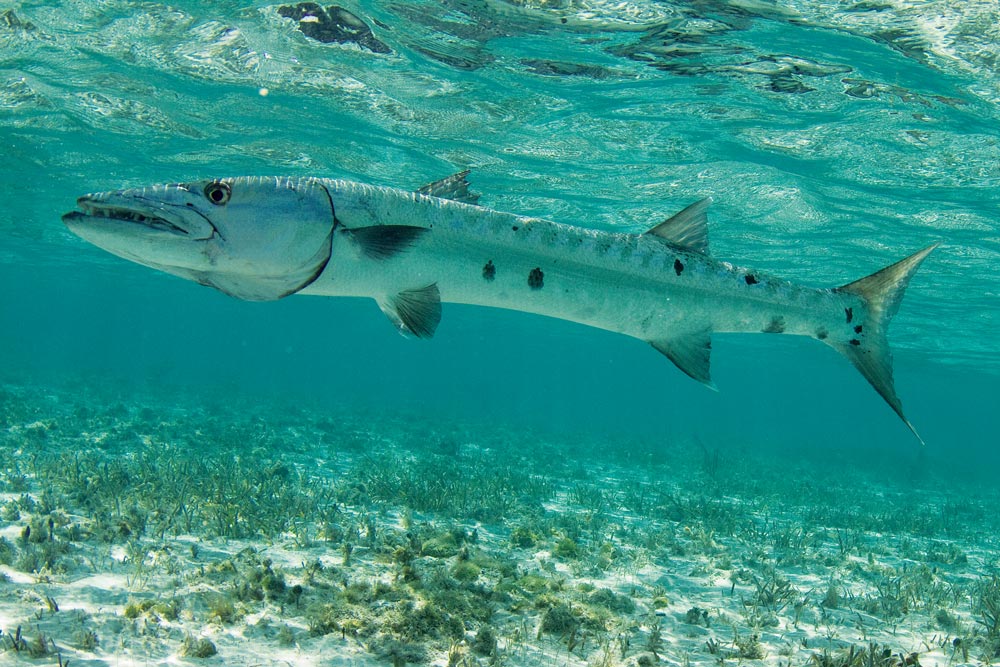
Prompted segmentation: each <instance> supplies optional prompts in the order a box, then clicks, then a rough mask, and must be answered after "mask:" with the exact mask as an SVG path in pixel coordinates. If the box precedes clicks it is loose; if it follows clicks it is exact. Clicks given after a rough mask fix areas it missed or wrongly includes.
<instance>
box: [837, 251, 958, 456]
mask: <svg viewBox="0 0 1000 667" xmlns="http://www.w3.org/2000/svg"><path fill="white" fill-rule="evenodd" d="M937 246H938V244H937V243H935V244H934V245H931V246H928V247H926V248H924V249H923V250H920V251H918V252H915V253H913V254H912V255H910V256H909V257H907V258H906V259H904V260H901V261H899V262H896V263H895V264H893V265H891V266H887V267H885V268H884V269H882V270H881V271H878V272H876V273H873V274H872V275H870V276H868V277H866V278H862V279H861V280H856V281H854V282H853V283H849V284H847V285H844V286H843V287H838V288H837V289H836V290H835V291H837V292H845V293H848V294H854V295H855V296H858V297H861V299H863V300H864V302H865V304H866V305H867V308H868V313H869V318H868V321H867V323H866V324H865V334H866V335H865V344H864V345H851V344H834V347H836V348H837V349H838V350H839V351H840V353H841V354H843V355H844V356H845V357H847V358H848V359H849V360H850V361H851V363H852V364H854V366H855V367H856V368H857V369H858V370H859V371H861V374H862V375H864V376H865V378H866V379H867V380H868V382H870V383H871V385H872V386H873V387H875V391H877V392H878V393H879V394H881V395H882V398H884V399H885V402H886V403H888V404H889V406H890V407H891V408H892V409H893V410H895V411H896V414H897V415H899V418H900V419H902V420H903V422H904V423H905V424H906V425H907V426H908V427H909V429H910V431H912V432H913V435H915V436H917V440H920V443H921V444H923V442H924V441H923V439H921V437H920V435H919V434H918V433H917V431H916V429H914V428H913V424H911V423H910V421H909V420H908V419H907V418H906V416H905V415H904V414H903V404H902V403H901V402H900V400H899V397H898V396H896V389H895V387H894V386H893V382H892V352H891V351H890V350H889V339H888V338H887V336H886V332H887V330H888V328H889V320H891V319H892V316H893V315H895V314H896V311H898V310H899V304H900V302H902V300H903V293H904V292H905V291H906V286H907V285H908V284H909V282H910V278H912V277H913V274H914V273H916V272H917V268H918V267H919V266H920V263H921V262H923V261H924V258H926V257H927V255H929V254H930V253H931V251H932V250H934V248H936V247H937ZM855 342H856V341H855Z"/></svg>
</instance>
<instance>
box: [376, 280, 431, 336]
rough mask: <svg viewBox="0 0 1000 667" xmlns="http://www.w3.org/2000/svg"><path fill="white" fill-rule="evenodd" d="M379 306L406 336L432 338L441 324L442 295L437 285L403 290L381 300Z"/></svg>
mask: <svg viewBox="0 0 1000 667" xmlns="http://www.w3.org/2000/svg"><path fill="white" fill-rule="evenodd" d="M378 305H379V308H381V309H382V312H383V313H385V314H386V317H388V318H389V321H390V322H392V323H393V324H394V325H395V326H396V329H397V330H398V331H399V333H401V334H403V335H404V336H416V337H417V338H431V337H432V336H433V335H434V331H435V330H437V326H438V324H439V323H440V322H441V293H440V292H439V291H438V286H437V283H431V284H430V285H427V286H426V287H420V288H418V289H411V290H403V291H402V292H400V293H399V294H396V295H394V296H390V297H388V298H386V299H384V300H380V301H379V302H378Z"/></svg>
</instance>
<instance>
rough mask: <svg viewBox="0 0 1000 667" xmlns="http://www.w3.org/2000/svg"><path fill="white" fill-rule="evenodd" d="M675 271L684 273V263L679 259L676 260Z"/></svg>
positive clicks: (678, 273)
mask: <svg viewBox="0 0 1000 667" xmlns="http://www.w3.org/2000/svg"><path fill="white" fill-rule="evenodd" d="M674 273H676V274H677V275H681V274H682V273H684V263H683V262H681V260H679V259H675V260H674Z"/></svg>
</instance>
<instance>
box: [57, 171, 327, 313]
mask: <svg viewBox="0 0 1000 667" xmlns="http://www.w3.org/2000/svg"><path fill="white" fill-rule="evenodd" d="M77 206H78V207H79V208H80V210H79V211H73V212H72V213H67V214H66V215H64V216H63V218H62V219H63V222H64V223H66V226H67V227H69V229H70V231H72V232H73V233H74V234H76V235H77V236H79V237H80V238H83V239H85V240H87V241H89V242H91V243H93V244H94V245H96V246H98V247H100V248H103V249H105V250H107V251H108V252H110V253H113V254H115V255H118V256H119V257H124V258H125V259H128V260H131V261H133V262H137V263H139V264H143V265H145V266H149V267H152V268H154V269H158V270H160V271H165V272H167V273H172V274H174V275H177V276H181V277H182V278H187V279H188V280H193V281H195V282H198V283H201V284H202V285H208V286H210V287H215V288H216V289H218V290H221V291H222V292H225V293H226V294H229V295H231V296H235V297H238V298H240V299H246V300H249V301H270V300H274V299H280V298H281V297H283V296H287V295H289V294H293V293H295V292H297V291H299V290H301V289H302V288H304V287H306V286H307V285H309V284H310V283H311V282H312V281H313V280H315V279H316V278H317V277H318V276H319V274H320V273H322V271H323V269H324V268H325V267H326V263H327V261H328V260H329V259H330V250H331V243H332V238H333V228H334V214H333V204H332V202H331V200H330V196H329V193H328V192H327V190H326V188H325V187H324V186H323V185H322V183H321V182H320V181H318V180H316V179H310V178H304V179H275V178H227V179H221V180H212V181H199V182H195V183H180V184H173V185H158V186H154V187H148V188H137V189H132V190H120V191H117V192H102V193H98V194H90V195H86V196H84V197H80V199H78V200H77Z"/></svg>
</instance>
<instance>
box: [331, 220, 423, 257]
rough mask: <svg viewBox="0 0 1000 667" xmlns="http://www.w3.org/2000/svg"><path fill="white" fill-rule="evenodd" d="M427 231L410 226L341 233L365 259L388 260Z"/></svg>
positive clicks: (386, 226)
mask: <svg viewBox="0 0 1000 667" xmlns="http://www.w3.org/2000/svg"><path fill="white" fill-rule="evenodd" d="M429 231H430V229H428V228H426V227H416V226H412V225H372V226H370V227H355V228H354V229H343V230H342V233H343V234H346V235H348V236H349V237H350V238H351V239H352V240H353V241H354V242H355V243H357V244H358V248H360V250H361V252H362V254H364V255H365V256H366V257H368V258H370V259H389V258H390V257H392V256H393V255H396V254H398V253H400V252H403V251H404V250H406V249H407V248H409V247H410V246H412V245H413V244H414V243H416V242H417V239H418V238H420V237H421V236H423V235H424V234H426V233H427V232H429Z"/></svg>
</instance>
